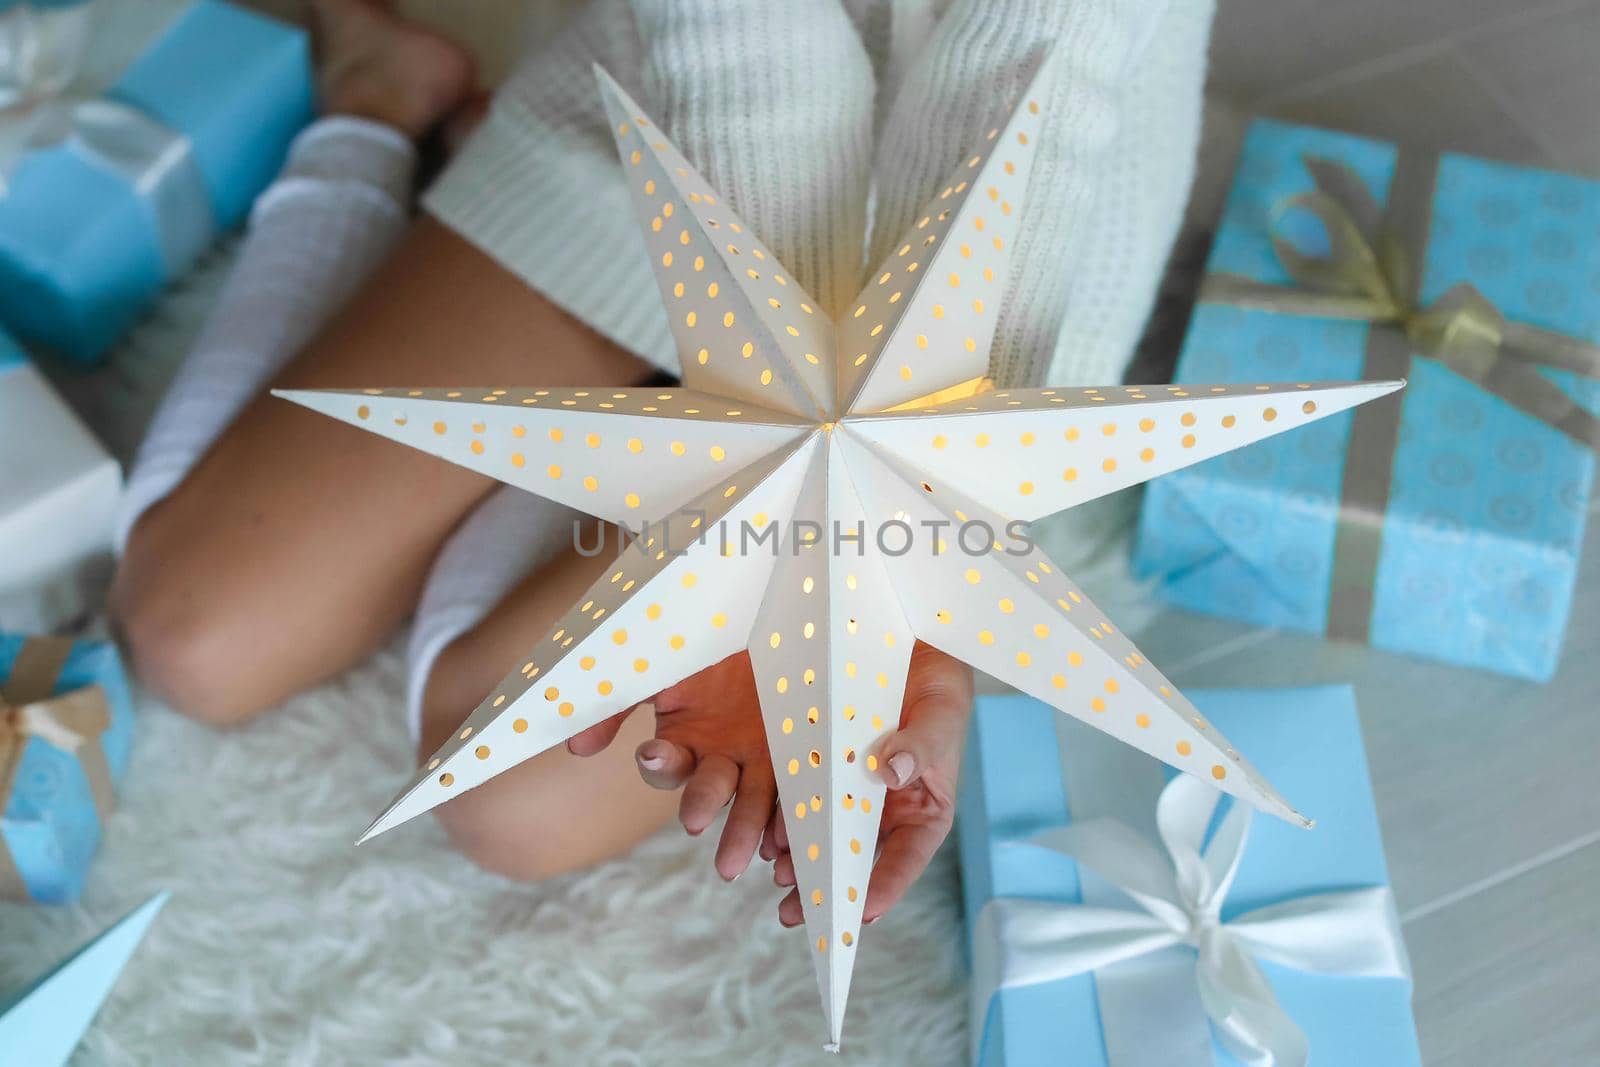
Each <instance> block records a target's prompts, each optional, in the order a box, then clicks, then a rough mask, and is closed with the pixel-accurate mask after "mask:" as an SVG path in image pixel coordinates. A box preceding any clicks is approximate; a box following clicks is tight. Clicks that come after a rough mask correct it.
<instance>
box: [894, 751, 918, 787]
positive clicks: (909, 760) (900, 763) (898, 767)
mask: <svg viewBox="0 0 1600 1067" xmlns="http://www.w3.org/2000/svg"><path fill="white" fill-rule="evenodd" d="M889 770H890V771H891V772H893V774H894V784H895V785H897V786H899V785H905V784H906V783H907V782H909V781H911V776H912V775H913V774H915V773H917V759H916V757H915V756H913V755H912V754H911V753H909V752H896V753H895V754H894V755H892V756H890V757H889Z"/></svg>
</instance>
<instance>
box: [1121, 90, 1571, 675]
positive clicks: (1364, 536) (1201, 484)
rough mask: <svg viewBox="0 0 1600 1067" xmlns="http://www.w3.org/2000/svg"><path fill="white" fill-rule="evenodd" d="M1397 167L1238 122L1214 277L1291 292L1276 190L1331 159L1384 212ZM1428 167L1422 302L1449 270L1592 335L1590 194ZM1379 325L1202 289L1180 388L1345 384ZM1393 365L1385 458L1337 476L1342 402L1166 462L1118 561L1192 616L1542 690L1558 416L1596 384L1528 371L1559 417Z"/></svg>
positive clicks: (1349, 140) (1559, 617)
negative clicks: (1363, 648) (1300, 421)
mask: <svg viewBox="0 0 1600 1067" xmlns="http://www.w3.org/2000/svg"><path fill="white" fill-rule="evenodd" d="M1415 157H1416V154H1415V153H1412V152H1411V151H1410V150H1408V149H1404V148H1398V149H1397V148H1396V147H1395V146H1394V145H1391V144H1387V143H1384V142H1380V141H1375V140H1369V139H1365V138H1360V137H1355V136H1351V135H1347V134H1342V133H1335V132H1331V131H1326V130H1320V129H1313V128H1309V127H1303V126H1293V125H1287V124H1282V123H1277V122H1269V121H1260V122H1257V123H1255V124H1254V125H1253V126H1252V127H1251V129H1250V131H1249V133H1248V135H1247V137H1246V139H1245V143H1244V148H1243V152H1242V154H1241V158H1240V162H1239V166H1238V170H1237V173H1236V175H1235V180H1234V184H1233V187H1232V190H1231V192H1230V194H1229V197H1228V201H1227V206H1226V209H1225V212H1224V215H1223V218H1222V221H1221V224H1220V226H1219V229H1218V231H1217V235H1216V241H1215V244H1214V247H1213V249H1212V252H1211V256H1210V259H1209V261H1208V264H1207V272H1208V276H1209V277H1216V276H1219V275H1229V276H1232V277H1235V278H1238V277H1243V278H1245V279H1249V280H1254V281H1259V282H1263V283H1268V284H1269V285H1288V284H1292V279H1291V278H1290V276H1289V271H1288V270H1286V268H1285V265H1284V263H1283V261H1282V259H1281V257H1280V253H1279V250H1278V249H1277V248H1275V247H1274V240H1273V237H1274V234H1275V233H1281V231H1282V229H1283V227H1284V226H1285V223H1286V215H1285V212H1284V210H1283V206H1284V205H1285V203H1286V202H1288V201H1290V200H1291V199H1292V198H1294V197H1296V196H1303V195H1304V194H1308V193H1312V192H1314V190H1315V188H1316V185H1317V182H1316V179H1315V176H1314V175H1313V173H1312V169H1311V167H1308V163H1307V161H1308V160H1329V161H1333V162H1334V163H1335V164H1338V165H1342V168H1344V169H1345V171H1346V173H1353V174H1354V175H1355V176H1356V177H1359V179H1360V181H1361V183H1362V184H1363V185H1364V186H1365V187H1366V189H1367V190H1368V191H1370V193H1371V196H1372V197H1373V199H1374V200H1375V202H1376V204H1377V205H1378V206H1379V207H1380V208H1383V207H1388V208H1390V209H1391V210H1392V205H1391V204H1390V203H1389V197H1390V195H1391V193H1392V191H1393V187H1394V185H1395V183H1396V173H1397V169H1398V167H1399V166H1401V165H1404V162H1403V161H1405V160H1407V159H1413V158H1415ZM1425 163H1426V166H1427V167H1428V168H1429V175H1428V182H1429V186H1428V193H1427V197H1426V202H1425V204H1424V205H1423V208H1424V212H1423V214H1424V217H1423V218H1422V219H1421V220H1420V221H1421V223H1422V225H1421V227H1420V240H1419V242H1418V248H1419V251H1420V256H1419V259H1418V269H1417V288H1418V292H1417V297H1418V298H1419V301H1420V302H1422V303H1427V302H1429V301H1434V300H1438V299H1439V298H1441V297H1442V296H1444V295H1445V294H1447V293H1449V292H1450V291H1452V290H1453V289H1457V288H1459V287H1461V286H1462V285H1463V283H1467V284H1470V285H1471V286H1472V287H1474V288H1475V289H1476V290H1477V292H1478V293H1480V294H1481V295H1482V296H1483V297H1484V298H1486V299H1487V301H1488V302H1489V303H1490V304H1492V305H1493V306H1494V308H1495V309H1497V311H1498V313H1499V314H1500V315H1502V316H1504V319H1505V320H1508V321H1510V322H1513V323H1517V324H1524V325H1526V326H1531V327H1538V328H1542V330H1545V331H1553V332H1554V333H1555V334H1559V335H1562V336H1564V337H1565V338H1570V339H1572V340H1573V342H1575V343H1580V344H1581V343H1582V342H1596V341H1600V183H1597V182H1594V181H1589V180H1585V179H1582V178H1578V177H1574V176H1571V175H1566V174H1558V173H1553V172H1548V171H1539V170H1532V169H1528V168H1523V167H1516V166H1510V165H1507V164H1502V163H1494V162H1488V161H1485V160H1481V159H1475V158H1472V157H1469V156H1463V155H1452V154H1445V155H1442V156H1438V157H1428V158H1426V159H1425ZM1291 214H1292V213H1291ZM1314 239H1325V235H1322V234H1320V233H1318V234H1315V235H1314ZM1387 328H1388V327H1385V326H1382V325H1374V324H1372V323H1370V322H1367V321H1361V320H1358V319H1354V318H1338V317H1330V316H1319V315H1313V314H1304V313H1296V312H1290V313H1285V312H1281V311H1276V310H1268V309H1265V308H1260V307H1250V306H1241V305H1239V304H1230V303H1223V302H1202V303H1200V304H1199V305H1198V307H1197V308H1196V310H1195V313H1194V317H1193V319H1192V321H1191V324H1190V327H1189V330H1188V334H1187V337H1186V339H1185V342H1184V345H1183V349H1182V352H1181V354H1180V357H1179V362H1178V370H1177V375H1176V380H1177V381H1178V382H1180V383H1182V382H1198V381H1234V380H1247V379H1261V380H1278V379H1285V378H1289V379H1293V378H1300V379H1303V380H1313V379H1325V378H1359V377H1362V376H1363V372H1364V370H1370V369H1371V364H1370V363H1369V362H1367V359H1368V356H1367V350H1368V347H1369V343H1370V341H1371V339H1372V337H1371V335H1372V333H1373V331H1377V330H1384V329H1387ZM1402 336H1404V335H1402ZM1402 358H1405V360H1406V362H1407V363H1408V364H1409V365H1408V366H1404V367H1401V368H1400V373H1403V374H1404V375H1405V376H1406V377H1408V378H1409V387H1408V388H1407V389H1405V390H1404V391H1403V392H1402V393H1400V394H1396V397H1395V410H1396V415H1395V416H1394V417H1395V418H1396V419H1397V425H1396V426H1394V427H1393V428H1392V436H1391V437H1390V438H1388V439H1386V440H1385V442H1384V443H1383V444H1382V445H1381V449H1382V451H1381V455H1380V458H1381V463H1380V464H1378V465H1377V466H1372V465H1370V464H1369V465H1368V466H1367V467H1360V468H1358V467H1356V466H1355V462H1356V461H1355V460H1353V459H1352V458H1351V457H1352V456H1354V455H1355V454H1356V453H1357V452H1359V451H1360V449H1361V447H1362V445H1363V442H1364V441H1365V445H1366V447H1367V448H1368V449H1369V450H1370V449H1371V448H1372V447H1373V444H1372V441H1371V440H1370V436H1369V437H1366V438H1364V436H1363V435H1370V434H1371V432H1372V431H1370V430H1369V429H1366V428H1364V426H1363V424H1362V423H1361V422H1359V421H1357V419H1356V417H1355V416H1354V415H1353V414H1352V413H1349V412H1346V413H1341V414H1339V415H1335V416H1332V417H1330V418H1327V419H1324V420H1322V421H1320V422H1318V423H1316V424H1315V425H1312V426H1308V427H1306V428H1305V429H1304V430H1303V431H1302V432H1300V433H1298V434H1295V435H1291V436H1281V437H1274V438H1270V439H1268V440H1264V441H1261V442H1260V443H1258V444H1254V445H1251V446H1250V447H1248V448H1244V449H1240V450H1238V451H1236V452H1232V453H1229V454H1227V455H1224V456H1220V457H1217V458H1216V459H1213V460H1210V461H1208V462H1205V463H1201V464H1198V465H1196V466H1194V467H1192V468H1189V469H1187V470H1182V471H1178V472H1176V473H1174V474H1171V475H1169V476H1168V477H1166V478H1163V479H1161V480H1160V481H1157V482H1155V483H1152V484H1151V485H1150V487H1149V489H1148V491H1147V495H1146V498H1145V503H1144V511H1143V514H1142V517H1141V520H1140V531H1139V540H1138V547H1137V550H1136V554H1135V568H1136V570H1137V571H1138V572H1139V573H1140V575H1141V576H1143V577H1147V578H1154V579H1155V581H1156V583H1157V587H1158V589H1159V591H1160V593H1161V594H1162V595H1163V596H1164V597H1165V598H1166V599H1167V600H1169V601H1170V602H1172V603H1174V604H1176V605H1178V606H1180V607H1184V608H1188V609H1191V610H1195V611H1201V612H1206V613H1209V614H1214V615H1222V616H1226V617H1232V618H1237V619H1242V620H1245V621H1248V622H1252V623H1256V624H1258V625H1262V626H1272V627H1284V628H1290V629H1296V630H1304V631H1309V632H1312V633H1329V634H1332V635H1334V636H1345V637H1354V638H1356V639H1358V640H1361V639H1364V640H1366V641H1368V642H1370V643H1371V644H1372V645H1374V646H1377V647H1380V648H1384V649H1388V650H1391V651H1395V652H1402V653H1407V654H1412V655H1417V656H1424V657H1429V658H1434V659H1439V660H1443V661H1446V662H1449V663H1454V664H1460V665H1464V666H1471V667H1478V668H1483V669H1486V670H1491V671H1496V672H1499V673H1503V674H1507V675H1512V676H1517V677H1522V678H1529V679H1534V680H1539V681H1543V680H1548V679H1549V678H1550V677H1551V675H1552V674H1553V673H1554V672H1555V669H1556V665H1557V661H1558V659H1559V657H1560V653H1561V646H1562V638H1563V634H1564V631H1565V629H1566V624H1567V618H1568V614H1569V611H1570V608H1571V603H1572V597H1573V588H1574V582H1575V579H1576V574H1577V569H1578V560H1579V556H1580V551H1581V548H1582V542H1583V532H1584V519H1585V516H1586V514H1587V511H1588V509H1589V499H1590V489H1591V483H1592V479H1593V473H1594V449H1593V442H1592V440H1585V439H1584V435H1585V433H1586V432H1587V433H1592V429H1589V430H1587V431H1585V430H1579V431H1576V432H1575V431H1574V430H1573V428H1572V426H1573V424H1574V423H1576V424H1579V425H1581V424H1583V423H1584V420H1588V419H1589V418H1590V415H1591V414H1592V413H1594V412H1597V411H1600V380H1597V379H1596V377H1594V376H1593V375H1594V369H1593V368H1591V369H1590V370H1589V372H1588V373H1584V372H1583V369H1582V368H1578V369H1573V370H1569V369H1552V368H1549V367H1545V366H1541V367H1539V368H1537V370H1536V371H1535V372H1534V373H1536V374H1537V375H1538V376H1540V377H1542V378H1544V379H1546V380H1547V381H1548V382H1549V383H1553V384H1554V385H1555V386H1556V387H1557V388H1558V389H1559V390H1560V393H1561V394H1565V395H1564V396H1561V395H1560V394H1557V395H1556V400H1557V401H1558V403H1565V402H1566V401H1567V400H1570V401H1571V406H1572V408H1573V410H1572V412H1571V415H1572V416H1573V418H1572V419H1569V420H1568V422H1567V425H1564V426H1563V425H1557V424H1555V422H1554V421H1552V420H1550V419H1546V418H1540V417H1538V416H1537V415H1536V414H1530V413H1529V412H1528V411H1526V410H1523V409H1521V408H1519V407H1518V406H1516V405H1514V404H1513V403H1511V402H1509V401H1508V400H1507V399H1505V398H1504V397H1503V396H1501V395H1499V394H1498V393H1497V392H1496V391H1495V389H1494V388H1491V387H1486V385H1485V384H1484V382H1483V381H1481V380H1475V379H1474V377H1473V374H1472V373H1471V372H1470V370H1469V371H1468V372H1465V373H1464V372H1462V371H1461V370H1460V369H1459V368H1455V367H1452V366H1450V365H1449V364H1448V363H1447V361H1442V360H1438V359H1432V358H1427V357H1426V356H1424V355H1422V354H1416V355H1412V356H1404V355H1403V357H1402ZM1488 384H1489V386H1493V385H1494V384H1495V383H1494V381H1493V380H1490V381H1489V383H1488ZM1535 384H1539V383H1535ZM1593 425H1594V424H1593V423H1592V422H1589V423H1588V426H1589V427H1592V426H1593ZM1353 446H1354V447H1353ZM1347 465H1349V466H1350V469H1349V470H1347ZM1374 480H1376V481H1380V482H1385V483H1386V484H1385V485H1384V486H1383V488H1382V491H1381V494H1380V495H1379V497H1378V499H1379V501H1380V502H1379V504H1378V505H1377V506H1373V504H1372V503H1371V499H1372V498H1373V496H1374V494H1373V493H1372V492H1371V491H1370V490H1371V488H1372V487H1371V486H1370V485H1367V484H1364V483H1365V482H1370V481H1374ZM1362 498H1365V499H1366V500H1367V502H1366V503H1365V504H1363V503H1362ZM1363 542H1364V543H1365V544H1366V545H1368V546H1369V548H1368V550H1367V554H1368V555H1369V556H1370V559H1368V560H1367V574H1366V576H1365V578H1363V579H1362V580H1361V582H1360V583H1358V584H1360V585H1362V586H1364V588H1356V589H1351V588H1347V587H1346V586H1344V585H1341V579H1342V577H1343V576H1344V570H1343V568H1346V567H1347V565H1348V562H1349V561H1348V560H1344V559H1341V558H1340V554H1341V552H1347V551H1350V546H1351V544H1354V546H1355V548H1354V551H1355V553H1356V554H1357V555H1360V554H1361V551H1362V547H1361V546H1362V544H1363ZM1355 570H1356V571H1358V572H1359V571H1360V567H1359V566H1357V567H1356V568H1355Z"/></svg>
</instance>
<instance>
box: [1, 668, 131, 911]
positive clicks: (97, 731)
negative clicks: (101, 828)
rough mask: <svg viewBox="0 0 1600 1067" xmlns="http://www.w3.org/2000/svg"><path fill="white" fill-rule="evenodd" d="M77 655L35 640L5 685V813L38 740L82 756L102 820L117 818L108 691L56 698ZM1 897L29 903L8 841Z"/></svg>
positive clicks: (3, 846)
mask: <svg viewBox="0 0 1600 1067" xmlns="http://www.w3.org/2000/svg"><path fill="white" fill-rule="evenodd" d="M71 651H72V642H71V641H70V640H68V639H66V638H52V637H36V638H30V639H29V640H28V641H26V642H25V643H24V644H23V646H22V651H21V652H20V653H18V655H17V659H16V662H15V663H13V664H12V666H11V675H10V677H9V678H8V679H7V680H6V681H5V682H4V683H3V684H0V811H3V810H4V808H5V805H6V802H7V800H8V798H9V797H10V796H11V789H12V786H13V785H14V784H15V778H16V773H17V768H18V767H19V766H21V764H22V753H23V750H24V749H25V748H26V747H27V744H28V741H29V739H31V738H35V737H36V738H39V739H40V740H41V741H45V742H47V743H48V744H51V745H54V746H55V747H56V748H59V749H61V750H62V751H64V752H69V753H71V754H73V755H74V756H76V757H77V759H78V763H79V765H80V766H82V767H83V773H84V776H85V777H87V778H88V780H89V789H90V792H91V793H92V794H93V796H94V806H95V811H96V812H97V813H98V814H99V816H100V821H101V822H102V823H103V822H104V821H105V820H106V819H107V818H108V817H109V816H110V814H111V807H112V790H111V768H110V766H109V765H108V764H107V763H106V753H105V748H104V747H103V746H102V745H101V743H100V737H101V735H102V734H104V733H105V732H106V730H107V728H108V727H110V725H111V707H110V704H109V703H108V702H107V700H106V694H105V690H103V689H101V688H100V687H99V686H97V685H93V686H87V687H85V688H83V689H75V690H73V691H71V692H68V693H60V694H57V693H54V689H55V685H56V680H57V678H59V677H60V675H61V668H62V666H63V665H64V664H65V663H66V660H67V655H68V654H69V653H70V652H71ZM0 898H11V899H22V900H26V899H27V898H28V891H27V886H26V885H25V884H24V883H23V881H22V875H21V873H20V872H19V871H18V870H17V867H16V862H15V860H14V859H13V858H12V856H11V851H10V849H9V848H7V847H6V843H5V840H4V839H3V838H0Z"/></svg>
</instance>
